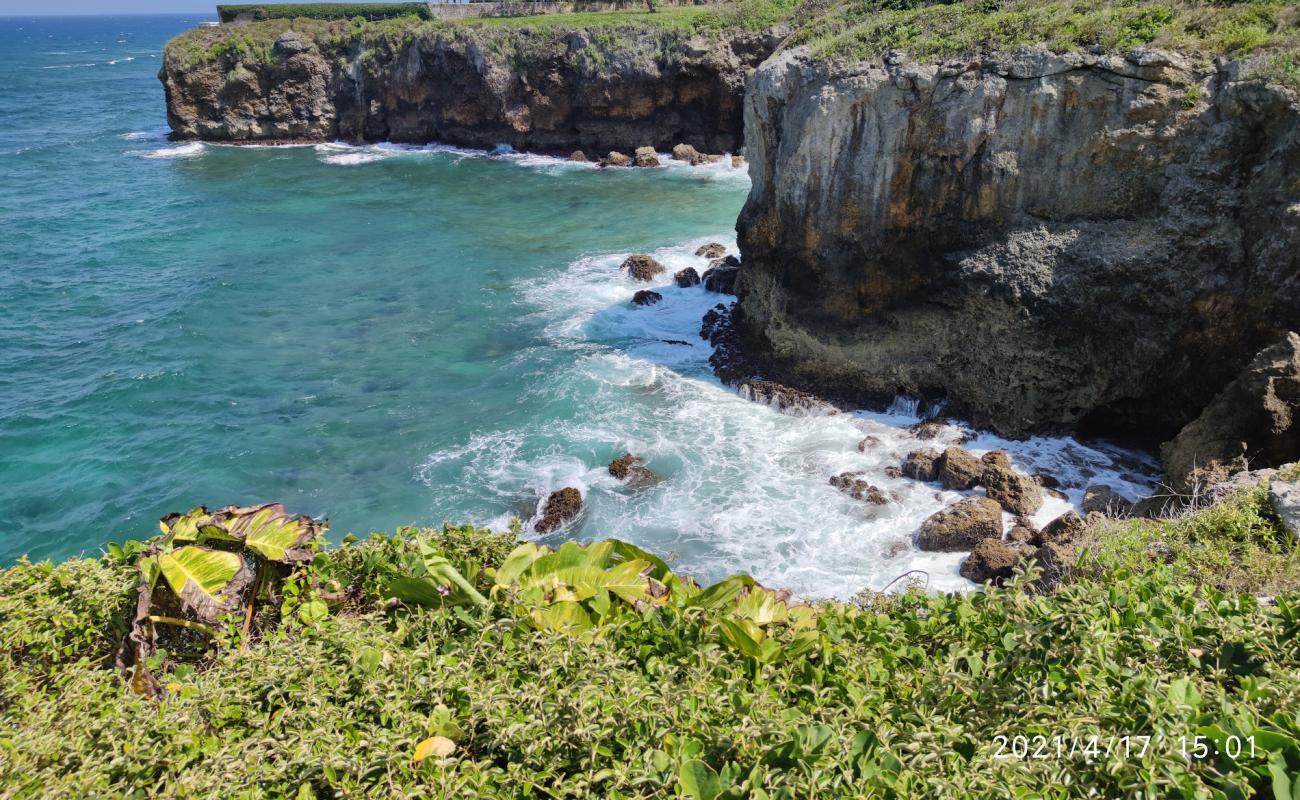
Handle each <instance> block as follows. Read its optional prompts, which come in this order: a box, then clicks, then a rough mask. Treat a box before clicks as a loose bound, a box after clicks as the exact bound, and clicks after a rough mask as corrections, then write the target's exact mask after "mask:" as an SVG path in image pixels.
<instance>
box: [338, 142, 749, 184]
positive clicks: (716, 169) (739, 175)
mask: <svg viewBox="0 0 1300 800" xmlns="http://www.w3.org/2000/svg"><path fill="white" fill-rule="evenodd" d="M314 147H315V149H316V152H317V154H319V156H320V160H321V161H323V162H324V163H326V164H333V165H335V166H342V167H354V166H360V165H362V164H373V163H375V162H378V161H386V160H388V159H390V158H403V157H405V158H410V157H421V156H428V155H433V154H442V155H445V156H450V157H453V158H455V159H457V160H460V159H466V158H489V159H492V160H495V161H504V162H507V163H511V164H516V165H518V166H521V167H525V168H527V169H533V170H538V171H541V172H549V173H558V172H566V171H570V170H594V169H598V168H599V165H598V164H597V163H596V162H594V161H589V162H580V161H569V160H568V159H567V158H562V157H559V156H547V155H540V154H538V153H519V152H516V151H515V150H514V149H513V148H511V147H510V146H509V145H497V147H496V148H494V149H492V150H474V149H471V148H464V147H454V146H452V145H447V144H426V145H413V144H393V143H390V142H383V143H379V144H360V145H354V144H347V143H345V142H330V143H329V144H318V145H314ZM659 160H660V163H661V165H662V168H663V169H666V170H669V171H670V172H669V174H671V175H673V176H674V177H683V178H691V179H696V180H706V181H718V180H726V181H736V182H741V183H747V182H748V181H749V177H748V173H747V172H746V170H745V168H744V167H740V168H736V167H732V166H731V158H730V156H724V157H723V158H722V159H721V160H719V161H717V162H714V163H711V164H702V165H700V166H697V167H692V166H691V165H689V164H686V163H684V162H681V161H673V160H672V159H671V157H670V156H669V155H668V154H666V153H660V154H659ZM624 169H628V170H629V171H631V169H633V168H622V167H619V168H615V169H614V170H613V171H614V172H622V171H623V170H624Z"/></svg>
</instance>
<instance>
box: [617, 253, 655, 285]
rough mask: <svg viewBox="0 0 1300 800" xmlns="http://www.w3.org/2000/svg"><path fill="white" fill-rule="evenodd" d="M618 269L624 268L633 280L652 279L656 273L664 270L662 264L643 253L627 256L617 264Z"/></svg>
mask: <svg viewBox="0 0 1300 800" xmlns="http://www.w3.org/2000/svg"><path fill="white" fill-rule="evenodd" d="M619 269H621V270H624V271H625V272H627V274H629V275H631V276H632V278H633V279H634V280H638V281H651V280H654V279H655V277H656V276H657V275H659V274H660V273H662V272H664V271H665V268H664V265H663V264H660V263H659V262H658V261H655V260H654V259H653V258H651V257H650V256H645V255H637V256H628V257H627V258H626V259H625V260H624V261H623V263H622V264H620V265H619Z"/></svg>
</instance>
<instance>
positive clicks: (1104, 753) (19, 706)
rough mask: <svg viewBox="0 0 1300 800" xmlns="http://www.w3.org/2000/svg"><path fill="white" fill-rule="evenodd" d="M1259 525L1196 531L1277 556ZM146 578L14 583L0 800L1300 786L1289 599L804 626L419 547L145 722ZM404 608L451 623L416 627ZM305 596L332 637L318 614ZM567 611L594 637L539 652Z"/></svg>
mask: <svg viewBox="0 0 1300 800" xmlns="http://www.w3.org/2000/svg"><path fill="white" fill-rule="evenodd" d="M1242 503H1243V504H1242V505H1240V506H1237V507H1235V510H1231V509H1230V510H1229V511H1225V512H1222V513H1221V515H1220V516H1218V517H1215V516H1213V512H1212V511H1211V512H1208V513H1209V514H1210V515H1208V516H1206V515H1200V516H1197V517H1196V518H1194V519H1192V520H1189V521H1186V522H1184V523H1181V524H1182V525H1183V526H1185V527H1183V528H1179V530H1180V531H1182V533H1183V534H1186V535H1187V536H1188V537H1191V538H1189V541H1192V540H1194V541H1197V542H1200V543H1202V544H1205V543H1213V542H1216V541H1218V539H1219V531H1218V529H1216V527H1215V526H1216V525H1218V526H1222V538H1223V539H1224V540H1228V541H1232V542H1237V543H1246V544H1247V545H1249V544H1252V543H1259V542H1266V541H1272V540H1271V539H1269V536H1270V535H1271V534H1270V530H1271V529H1269V528H1268V527H1267V522H1268V520H1267V519H1266V515H1264V514H1263V512H1262V511H1260V508H1259V506H1258V504H1257V503H1255V502H1254V500H1252V499H1251V498H1247V499H1245V500H1243V501H1242ZM1192 533H1194V537H1192ZM1180 535H1181V534H1180ZM1269 546H1272V545H1269ZM1279 546H1280V545H1279ZM139 554H140V552H139V547H137V546H126V547H116V548H111V552H110V554H108V555H106V556H105V557H104V558H102V559H100V560H97V561H95V560H74V561H70V562H67V563H65V564H62V565H59V566H51V565H49V564H29V563H25V562H23V563H19V564H18V565H16V566H14V567H12V568H10V569H8V570H5V571H4V572H3V573H0V670H3V674H4V675H5V677H6V679H5V681H3V682H0V731H3V733H0V796H5V797H9V796H13V797H37V796H40V797H45V796H50V797H101V796H139V797H144V796H159V795H162V796H177V797H216V796H221V797H225V796H235V797H248V798H261V797H266V798H308V797H311V798H334V797H412V798H414V797H429V796H433V797H501V798H507V797H509V798H517V797H538V798H553V797H570V798H668V797H686V798H715V799H716V798H790V800H793V799H794V798H806V797H817V798H841V797H842V798H863V797H882V798H884V797H891V798H910V797H994V796H997V797H1004V796H1011V797H1015V796H1024V797H1030V796H1044V791H1045V789H1044V787H1053V788H1052V789H1051V793H1050V796H1052V797H1076V796H1077V797H1085V796H1093V797H1127V796H1138V795H1141V796H1147V797H1185V798H1201V797H1207V798H1229V797H1260V798H1269V797H1274V798H1281V797H1289V796H1293V795H1292V787H1293V786H1295V785H1296V783H1297V780H1298V779H1300V713H1298V712H1297V710H1298V709H1300V593H1297V592H1296V591H1294V590H1287V591H1282V592H1280V593H1279V594H1278V595H1277V596H1276V597H1275V598H1273V599H1272V600H1268V601H1266V600H1260V599H1257V598H1256V597H1255V596H1254V595H1253V594H1250V593H1236V592H1233V591H1225V590H1224V589H1222V588H1219V587H1217V586H1215V585H1213V583H1212V582H1203V581H1199V580H1198V579H1197V576H1196V575H1193V574H1191V573H1189V572H1188V571H1186V570H1184V569H1182V568H1181V567H1180V565H1179V564H1178V563H1172V564H1170V565H1164V564H1162V563H1160V562H1159V561H1158V560H1152V559H1146V560H1143V561H1140V562H1136V566H1134V565H1130V564H1129V563H1127V562H1124V561H1122V560H1117V561H1110V562H1106V564H1103V563H1102V562H1098V563H1097V564H1094V566H1093V567H1092V568H1091V569H1089V570H1084V571H1083V572H1082V573H1081V577H1080V578H1078V579H1077V580H1076V582H1074V583H1070V584H1066V585H1064V586H1063V587H1061V588H1060V589H1059V590H1057V592H1056V593H1054V594H1048V595H1042V594H1037V593H1035V592H1033V591H1030V590H1029V585H1030V583H1031V582H1032V579H1033V578H1034V577H1035V576H1034V575H1033V574H1032V573H1030V574H1026V575H1024V576H1022V577H1021V578H1020V579H1019V580H1018V581H1016V582H1013V584H1012V585H1010V586H1008V587H1006V588H1003V589H990V590H987V591H983V592H974V593H970V594H965V595H926V594H923V593H919V592H915V591H913V592H907V593H904V594H901V595H871V594H868V595H864V596H863V597H861V598H859V599H858V600H857V601H856V602H854V603H818V604H815V605H810V606H806V605H800V604H793V605H792V604H790V603H789V602H787V601H785V600H784V599H783V598H782V597H780V596H779V595H777V594H776V593H773V592H770V591H767V590H764V589H763V588H762V587H759V586H757V585H755V584H754V583H753V582H752V581H751V580H749V579H747V578H744V577H743V576H737V577H735V578H732V579H728V580H726V581H723V582H721V583H719V584H716V585H715V586H713V587H709V588H702V587H698V586H696V585H695V584H694V582H692V581H690V580H689V579H688V578H685V577H681V576H678V575H675V574H674V573H673V572H672V570H671V569H670V568H669V566H668V565H667V564H666V563H664V562H662V561H661V560H659V559H657V558H656V557H654V556H652V555H651V554H648V553H644V552H643V551H639V550H637V549H635V548H632V547H630V546H627V545H622V544H620V543H617V542H607V543H598V544H596V545H590V546H587V547H579V546H577V545H565V546H563V547H561V548H560V549H559V550H556V551H550V550H547V549H545V548H538V547H536V546H534V545H529V544H524V545H521V544H520V543H519V542H517V541H515V540H514V538H513V537H511V536H506V535H500V534H492V533H488V532H486V531H475V530H474V529H472V528H444V529H443V530H422V531H416V530H409V529H408V530H404V531H402V532H401V535H399V536H394V537H387V536H375V537H372V538H370V539H369V540H366V541H359V542H358V541H349V542H348V543H346V544H344V545H343V546H341V547H338V548H336V549H332V550H327V551H324V552H321V553H318V554H316V555H315V556H314V558H313V560H312V562H310V566H309V567H308V568H304V570H303V571H302V572H301V573H296V574H298V575H299V577H296V578H293V579H291V580H289V581H288V582H287V583H286V584H285V586H284V588H283V589H281V590H280V591H281V592H282V594H283V597H282V598H281V599H282V600H283V602H284V603H285V604H286V606H285V611H284V612H282V613H281V614H280V618H281V619H282V620H283V624H281V625H277V626H267V627H265V628H262V629H261V632H260V635H255V636H253V637H252V639H251V640H245V641H244V642H243V643H242V644H243V646H241V647H235V646H233V644H234V642H235V641H236V640H235V639H230V640H225V641H223V640H214V642H213V647H212V649H211V650H210V651H209V653H208V654H207V655H206V656H204V657H203V658H201V659H199V660H197V661H192V662H181V661H177V660H175V659H171V663H163V664H161V665H160V666H159V667H158V669H157V674H158V676H159V679H160V681H161V682H163V683H164V684H165V687H166V693H165V696H164V697H162V699H159V700H148V699H145V698H143V697H141V696H139V695H136V694H134V693H132V692H130V691H128V690H127V689H126V688H125V686H124V684H123V682H122V680H121V678H120V676H119V674H118V672H117V671H116V670H114V669H112V667H111V663H110V661H109V660H107V658H105V654H106V651H107V650H110V649H111V647H112V640H113V637H114V635H115V634H116V635H120V633H117V632H119V631H120V630H121V625H122V620H124V619H126V617H127V616H128V615H129V607H130V603H129V596H130V589H131V587H132V585H133V584H134V580H135V578H134V576H135V574H136V569H135V566H134V563H135V560H136V559H137V558H138V557H139ZM628 565H632V566H628ZM451 570H454V572H455V573H456V574H455V576H453V575H452V574H451V572H450V571H451ZM404 578H408V579H409V578H416V579H421V580H428V581H429V582H430V584H431V588H432V592H431V593H430V592H424V593H422V594H413V595H409V596H407V597H406V599H405V600H403V599H402V598H400V597H396V596H395V595H394V592H393V591H392V589H393V586H394V583H395V582H396V581H399V580H401V579H404ZM462 582H463V584H464V585H462ZM466 587H468V588H466ZM426 588H429V587H426ZM440 589H441V590H443V591H440ZM458 592H459V593H460V594H458ZM313 593H315V596H316V597H323V596H324V595H325V594H333V595H336V596H335V597H334V598H332V600H331V602H332V605H331V610H330V611H329V612H328V613H325V614H305V615H304V614H301V613H299V610H300V609H302V608H304V607H305V605H306V604H305V603H304V602H303V601H302V598H304V597H308V596H312V594H313ZM399 594H400V593H399ZM564 604H574V605H576V606H577V607H578V608H579V610H581V611H582V613H583V615H585V620H586V622H585V623H582V624H578V625H551V624H546V623H545V622H542V623H541V624H539V620H538V615H537V614H536V612H541V613H542V614H545V613H547V610H548V609H554V608H557V607H561V606H564ZM270 606H271V604H268V607H270ZM564 607H566V608H568V607H569V606H564ZM562 613H563V614H565V615H567V614H568V613H569V612H567V611H566V612H562ZM115 620H116V622H115ZM115 626H116V627H115ZM164 661H167V659H164ZM1017 736H1022V737H1025V741H1027V742H1032V743H1039V742H1041V744H1038V745H1037V746H1038V747H1039V748H1040V750H1041V751H1042V752H1041V753H1040V755H1039V757H1032V758H1031V757H1027V756H1026V757H1019V756H1014V755H1013V754H1011V753H1012V751H1013V750H1014V746H1013V745H1010V744H1008V742H1014V741H1015V737H1017ZM1035 737H1041V739H1039V738H1035ZM1145 737H1151V738H1150V739H1146V738H1145ZM1233 742H1236V743H1237V744H1236V745H1235V746H1234V745H1232V744H1231V743H1233ZM1201 748H1203V749H1204V751H1205V752H1204V753H1202V752H1201ZM1198 755H1199V756H1201V757H1197V756H1198ZM1284 791H1285V793H1284Z"/></svg>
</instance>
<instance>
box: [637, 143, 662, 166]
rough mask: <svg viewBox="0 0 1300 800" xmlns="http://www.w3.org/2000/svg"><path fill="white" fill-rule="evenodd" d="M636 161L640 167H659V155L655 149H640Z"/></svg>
mask: <svg viewBox="0 0 1300 800" xmlns="http://www.w3.org/2000/svg"><path fill="white" fill-rule="evenodd" d="M634 161H635V163H636V165H637V166H638V167H657V166H659V155H658V154H657V153H655V149H654V148H653V147H638V148H637V149H636V158H635V159H634Z"/></svg>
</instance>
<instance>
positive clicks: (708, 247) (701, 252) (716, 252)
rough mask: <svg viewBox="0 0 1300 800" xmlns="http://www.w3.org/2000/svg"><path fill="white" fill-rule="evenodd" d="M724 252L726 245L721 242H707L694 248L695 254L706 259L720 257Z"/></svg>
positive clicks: (725, 252)
mask: <svg viewBox="0 0 1300 800" xmlns="http://www.w3.org/2000/svg"><path fill="white" fill-rule="evenodd" d="M726 254H727V246H726V245H725V244H722V243H721V242H710V243H708V244H704V245H700V246H699V247H698V248H697V249H696V250H695V255H697V256H701V257H702V258H708V259H714V258H722V257H723V256H725V255H726Z"/></svg>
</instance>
